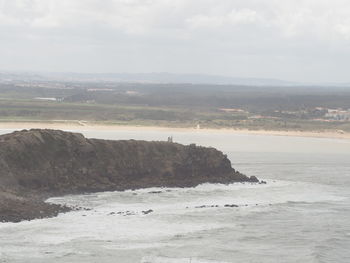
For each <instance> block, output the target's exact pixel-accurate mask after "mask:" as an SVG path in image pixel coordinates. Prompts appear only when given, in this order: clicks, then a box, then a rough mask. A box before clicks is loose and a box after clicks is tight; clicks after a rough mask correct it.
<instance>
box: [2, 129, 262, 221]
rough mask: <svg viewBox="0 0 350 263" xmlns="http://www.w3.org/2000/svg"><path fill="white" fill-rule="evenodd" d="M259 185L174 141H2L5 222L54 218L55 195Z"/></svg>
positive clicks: (206, 151)
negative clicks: (52, 199) (51, 199)
mask: <svg viewBox="0 0 350 263" xmlns="http://www.w3.org/2000/svg"><path fill="white" fill-rule="evenodd" d="M243 181H249V182H257V181H258V180H257V178H256V177H247V176H245V175H243V174H241V173H239V172H237V171H235V170H234V169H233V168H232V167H231V162H230V161H229V159H228V158H227V157H226V155H224V154H223V153H222V152H220V151H218V150H216V149H214V148H206V147H199V146H195V145H188V146H184V145H181V144H178V143H169V142H146V141H135V140H121V141H111V140H100V139H87V138H85V137H84V136H83V135H82V134H79V133H71V132H63V131H59V130H40V129H33V130H29V131H28V130H23V131H18V132H14V133H11V134H6V135H2V136H0V221H20V220H24V219H33V218H40V217H46V216H54V215H56V214H57V213H59V212H61V211H67V210H68V208H67V207H61V206H58V205H52V204H47V203H45V202H44V201H43V200H45V199H46V198H48V197H51V196H58V195H64V194H78V193H87V192H98V191H112V190H126V189H137V188H147V187H193V186H197V185H199V184H202V183H223V184H228V183H233V182H243Z"/></svg>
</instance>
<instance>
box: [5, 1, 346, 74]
mask: <svg viewBox="0 0 350 263" xmlns="http://www.w3.org/2000/svg"><path fill="white" fill-rule="evenodd" d="M0 30H1V35H0V38H1V41H0V56H1V57H2V60H1V61H0V68H4V67H7V66H8V65H9V64H11V65H13V68H16V67H20V66H22V65H25V63H24V62H23V61H22V57H28V56H29V57H30V54H32V56H33V57H34V56H35V57H36V58H38V61H39V60H40V56H42V53H43V52H44V51H45V52H46V53H45V54H46V57H45V59H42V61H43V62H42V64H37V65H36V67H37V68H45V67H46V64H45V63H47V56H52V58H53V59H57V61H58V62H57V68H55V69H56V70H57V69H58V70H59V69H62V70H64V69H67V66H66V64H65V62H64V61H67V65H73V64H74V63H76V64H75V66H74V68H73V66H72V68H70V69H69V68H68V69H67V70H75V71H79V59H76V62H74V63H73V62H72V63H70V62H69V61H73V59H72V50H74V52H76V53H77V54H78V53H79V52H80V53H81V54H80V53H79V54H80V55H79V56H81V57H84V59H85V58H86V60H87V61H89V59H88V58H90V60H91V65H90V64H89V63H88V62H87V63H86V64H85V65H84V67H86V68H90V71H98V70H97V66H95V65H97V64H98V63H96V61H105V62H106V63H104V65H109V66H108V67H107V66H106V68H104V70H106V71H115V70H120V71H123V66H124V67H126V68H128V69H130V70H132V68H133V67H136V66H135V65H136V64H137V71H173V70H175V71H176V70H178V71H179V70H181V69H184V70H186V71H189V72H190V71H192V72H196V70H198V69H199V68H200V69H201V71H202V73H205V71H207V72H208V73H216V74H221V73H222V74H231V75H236V74H235V72H236V73H237V74H240V75H244V74H246V75H254V76H260V75H259V74H260V73H261V74H264V76H266V77H281V78H294V75H293V74H294V73H293V72H296V73H295V75H296V76H298V74H299V76H301V77H302V78H304V77H305V76H304V75H305V74H307V73H305V72H309V74H310V78H311V77H312V76H313V78H314V77H315V76H317V74H316V72H319V71H320V67H319V66H318V67H317V69H316V67H314V64H317V63H318V64H320V63H321V64H322V63H323V64H322V65H324V68H325V69H326V68H327V67H328V66H327V65H328V64H332V63H333V64H334V63H337V62H338V61H339V63H340V62H341V63H342V65H343V66H344V65H347V63H349V65H348V66H350V50H349V41H350V2H349V0H283V1H282V0H220V1H218V0H103V1H101V0H0ZM14 41H16V42H14ZM73 45H74V46H73ZM79 46H80V48H78V47H79ZM58 49H59V51H57V50H58ZM74 52H73V54H75V53H74ZM8 54H12V57H11V56H10V55H8ZM13 54H18V55H16V56H15V57H16V59H13V58H14V56H13ZM28 54H29V55H28ZM57 54H59V57H58V55H57ZM111 54H113V55H115V57H114V59H113V56H111ZM77 56H78V55H77ZM334 56H337V57H336V58H335V57H334ZM6 57H7V60H6ZM130 57H134V62H130V61H131V60H130ZM220 58H221V60H224V61H226V62H225V63H222V61H221V60H220ZM281 58H282V59H281ZM117 59H118V61H120V64H118V63H116V62H115V61H116V60H117ZM152 59H153V60H154V64H151V62H150V61H152ZM262 60H268V61H269V62H268V63H267V64H266V67H264V69H263V70H262V69H261V68H259V67H258V65H259V62H258V61H262ZM6 61H7V62H6ZM28 61H30V59H28ZM32 61H33V60H32ZM59 61H60V62H59ZM186 61H187V62H186ZM206 61H210V63H206ZM347 61H349V62H347ZM316 62H317V63H316ZM238 63H240V67H238V66H237V65H238ZM298 63H299V64H298ZM327 63H328V64H327ZM184 64H185V65H186V66H184ZM305 64H307V65H309V66H308V67H307V71H305V70H304V72H301V71H302V69H303V68H304V65H305ZM28 65H29V66H35V65H33V64H30V63H28ZM140 65H144V66H143V67H144V68H140ZM50 66H51V65H50ZM313 67H314V69H313ZM283 69H284V70H283ZM135 70H136V69H135ZM269 72H270V73H269ZM298 72H299V73H298ZM339 72H341V71H339ZM274 74H277V75H276V76H275V75H274ZM278 74H279V75H278ZM339 74H340V73H339ZM341 74H343V75H344V78H347V73H346V72H345V70H344V72H343V73H341ZM289 75H290V76H291V77H288V76H289ZM318 75H324V74H318ZM328 75H329V74H328Z"/></svg>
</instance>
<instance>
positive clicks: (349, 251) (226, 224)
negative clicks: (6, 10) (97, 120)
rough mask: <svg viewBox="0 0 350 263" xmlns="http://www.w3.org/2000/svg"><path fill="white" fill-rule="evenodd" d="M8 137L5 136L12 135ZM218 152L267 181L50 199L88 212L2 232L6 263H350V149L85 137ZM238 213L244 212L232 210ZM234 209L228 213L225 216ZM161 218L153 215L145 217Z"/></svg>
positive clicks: (0, 252) (305, 143) (208, 136)
mask: <svg viewBox="0 0 350 263" xmlns="http://www.w3.org/2000/svg"><path fill="white" fill-rule="evenodd" d="M6 132H9V131H0V133H6ZM82 132H83V133H84V134H85V135H86V136H88V137H94V138H104V139H130V138H134V139H143V140H165V139H166V138H167V136H169V135H173V137H174V140H175V141H176V142H181V143H185V144H188V143H192V142H195V143H197V144H199V145H205V146H213V147H216V148H218V149H220V150H222V151H223V152H224V153H225V154H227V155H228V157H229V158H230V159H231V161H232V164H233V166H234V168H236V169H237V170H239V171H241V172H243V173H245V174H247V175H255V176H257V177H258V178H259V179H263V180H266V181H267V184H266V185H258V184H248V183H246V184H231V185H218V184H204V185H200V186H198V187H195V188H188V189H181V188H152V189H140V190H136V191H125V192H104V193H94V194H89V195H78V196H65V197H57V198H51V199H50V200H48V201H49V202H54V203H63V204H70V205H79V206H82V207H84V208H86V210H82V211H75V212H70V213H66V214H61V215H59V216H58V217H56V218H49V219H42V220H33V221H27V222H21V223H17V224H15V223H0V262H1V263H2V262H11V263H12V262H26V263H31V262H33V263H34V262H35V263H36V262H69V263H70V262H84V263H85V262H96V263H99V262H142V263H146V262H171V263H172V262H186V263H187V262H193V263H195V262H196V263H197V262H205V263H214V262H344V263H345V262H350V141H349V140H340V139H321V138H303V137H284V136H258V135H237V134H236V135H235V134H226V133H203V132H194V133H186V132H173V133H172V134H168V133H167V132H151V131H146V132H140V131H132V130H130V131H119V132H112V131H82ZM232 204H235V205H237V207H228V206H227V205H232ZM225 205H226V206H225ZM149 210H152V211H151V212H150V213H145V211H149Z"/></svg>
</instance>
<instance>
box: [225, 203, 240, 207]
mask: <svg viewBox="0 0 350 263" xmlns="http://www.w3.org/2000/svg"><path fill="white" fill-rule="evenodd" d="M224 207H238V205H234V204H232V205H230V204H226V205H224Z"/></svg>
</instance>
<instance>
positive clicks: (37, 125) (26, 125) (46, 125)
mask: <svg viewBox="0 0 350 263" xmlns="http://www.w3.org/2000/svg"><path fill="white" fill-rule="evenodd" d="M0 129H6V130H7V129H8V130H21V129H58V130H70V131H79V130H106V131H113V130H115V131H118V130H130V131H178V132H204V133H226V134H227V133H232V134H255V135H271V136H294V137H316V138H337V139H350V133H346V132H343V131H339V132H336V131H276V130H247V129H230V128H222V129H212V128H201V129H196V128H180V127H159V126H158V127H157V126H137V125H115V124H111V125H109V124H98V123H97V124H96V123H89V122H85V121H76V122H70V121H56V122H54V121H52V122H0Z"/></svg>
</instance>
